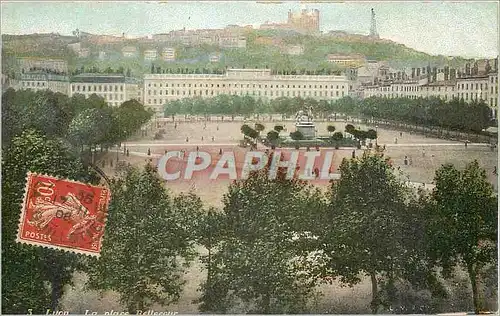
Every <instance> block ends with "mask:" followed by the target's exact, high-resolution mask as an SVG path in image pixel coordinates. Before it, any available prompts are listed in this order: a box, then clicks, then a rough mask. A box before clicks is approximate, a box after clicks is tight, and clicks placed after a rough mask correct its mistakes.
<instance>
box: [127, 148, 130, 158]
mask: <svg viewBox="0 0 500 316" xmlns="http://www.w3.org/2000/svg"><path fill="white" fill-rule="evenodd" d="M129 155H130V152H129V151H128V149H127V157H128V156H129Z"/></svg>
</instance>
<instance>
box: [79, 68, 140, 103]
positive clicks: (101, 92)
mask: <svg viewBox="0 0 500 316" xmlns="http://www.w3.org/2000/svg"><path fill="white" fill-rule="evenodd" d="M75 94H82V95H84V96H85V97H86V98H88V97H89V96H91V95H92V94H96V95H98V96H100V97H102V98H104V100H105V101H106V102H107V103H108V104H109V105H110V106H119V105H120V104H122V103H123V102H125V101H128V100H132V99H133V100H137V101H139V102H140V101H141V97H140V95H139V82H138V81H137V80H135V79H133V78H128V77H125V76H123V75H101V74H81V75H77V76H74V77H72V78H71V81H70V89H69V96H70V97H71V96H73V95H75Z"/></svg>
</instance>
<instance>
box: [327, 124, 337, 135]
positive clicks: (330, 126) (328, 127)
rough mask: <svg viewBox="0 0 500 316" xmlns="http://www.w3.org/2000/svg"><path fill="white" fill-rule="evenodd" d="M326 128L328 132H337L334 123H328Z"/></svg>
mask: <svg viewBox="0 0 500 316" xmlns="http://www.w3.org/2000/svg"><path fill="white" fill-rule="evenodd" d="M326 129H327V130H328V133H330V134H332V133H333V132H335V126H333V125H328V126H327V127H326Z"/></svg>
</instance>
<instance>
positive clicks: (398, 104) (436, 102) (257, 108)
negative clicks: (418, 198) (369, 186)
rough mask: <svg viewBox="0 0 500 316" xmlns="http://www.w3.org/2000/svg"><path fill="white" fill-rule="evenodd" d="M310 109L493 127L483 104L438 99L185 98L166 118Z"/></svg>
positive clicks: (461, 127)
mask: <svg viewBox="0 0 500 316" xmlns="http://www.w3.org/2000/svg"><path fill="white" fill-rule="evenodd" d="M310 107H312V108H313V112H314V113H315V114H316V115H317V116H320V117H327V116H329V115H332V114H334V113H343V114H347V115H353V116H359V117H363V118H366V119H377V120H382V121H397V122H401V123H407V124H415V125H421V126H434V127H440V128H444V129H451V130H458V131H463V132H476V133H479V132H481V131H482V130H483V129H485V128H487V127H489V126H491V125H492V124H494V122H493V119H494V118H493V117H492V116H491V110H490V109H489V107H488V106H487V105H486V104H485V103H484V102H482V101H481V102H479V101H473V102H471V103H466V102H465V101H463V100H459V99H453V100H450V101H445V100H442V99H439V98H418V99H409V98H394V99H386V98H378V97H370V98H367V99H360V100H358V99H353V98H351V97H344V98H342V99H339V100H337V101H326V100H315V99H312V98H301V97H293V98H290V97H279V98H276V99H272V100H262V99H255V98H253V97H251V96H237V95H218V96H215V97H213V98H201V97H197V98H196V97H195V98H185V99H180V100H174V101H169V102H167V103H166V104H165V112H164V113H165V116H170V115H174V114H195V115H204V114H223V115H236V114H240V115H251V114H264V113H265V114H283V115H287V116H290V115H294V114H295V113H297V111H299V110H302V109H304V108H310Z"/></svg>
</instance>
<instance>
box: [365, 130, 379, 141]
mask: <svg viewBox="0 0 500 316" xmlns="http://www.w3.org/2000/svg"><path fill="white" fill-rule="evenodd" d="M366 138H368V139H377V131H375V130H374V129H369V130H368V131H367V132H366Z"/></svg>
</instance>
